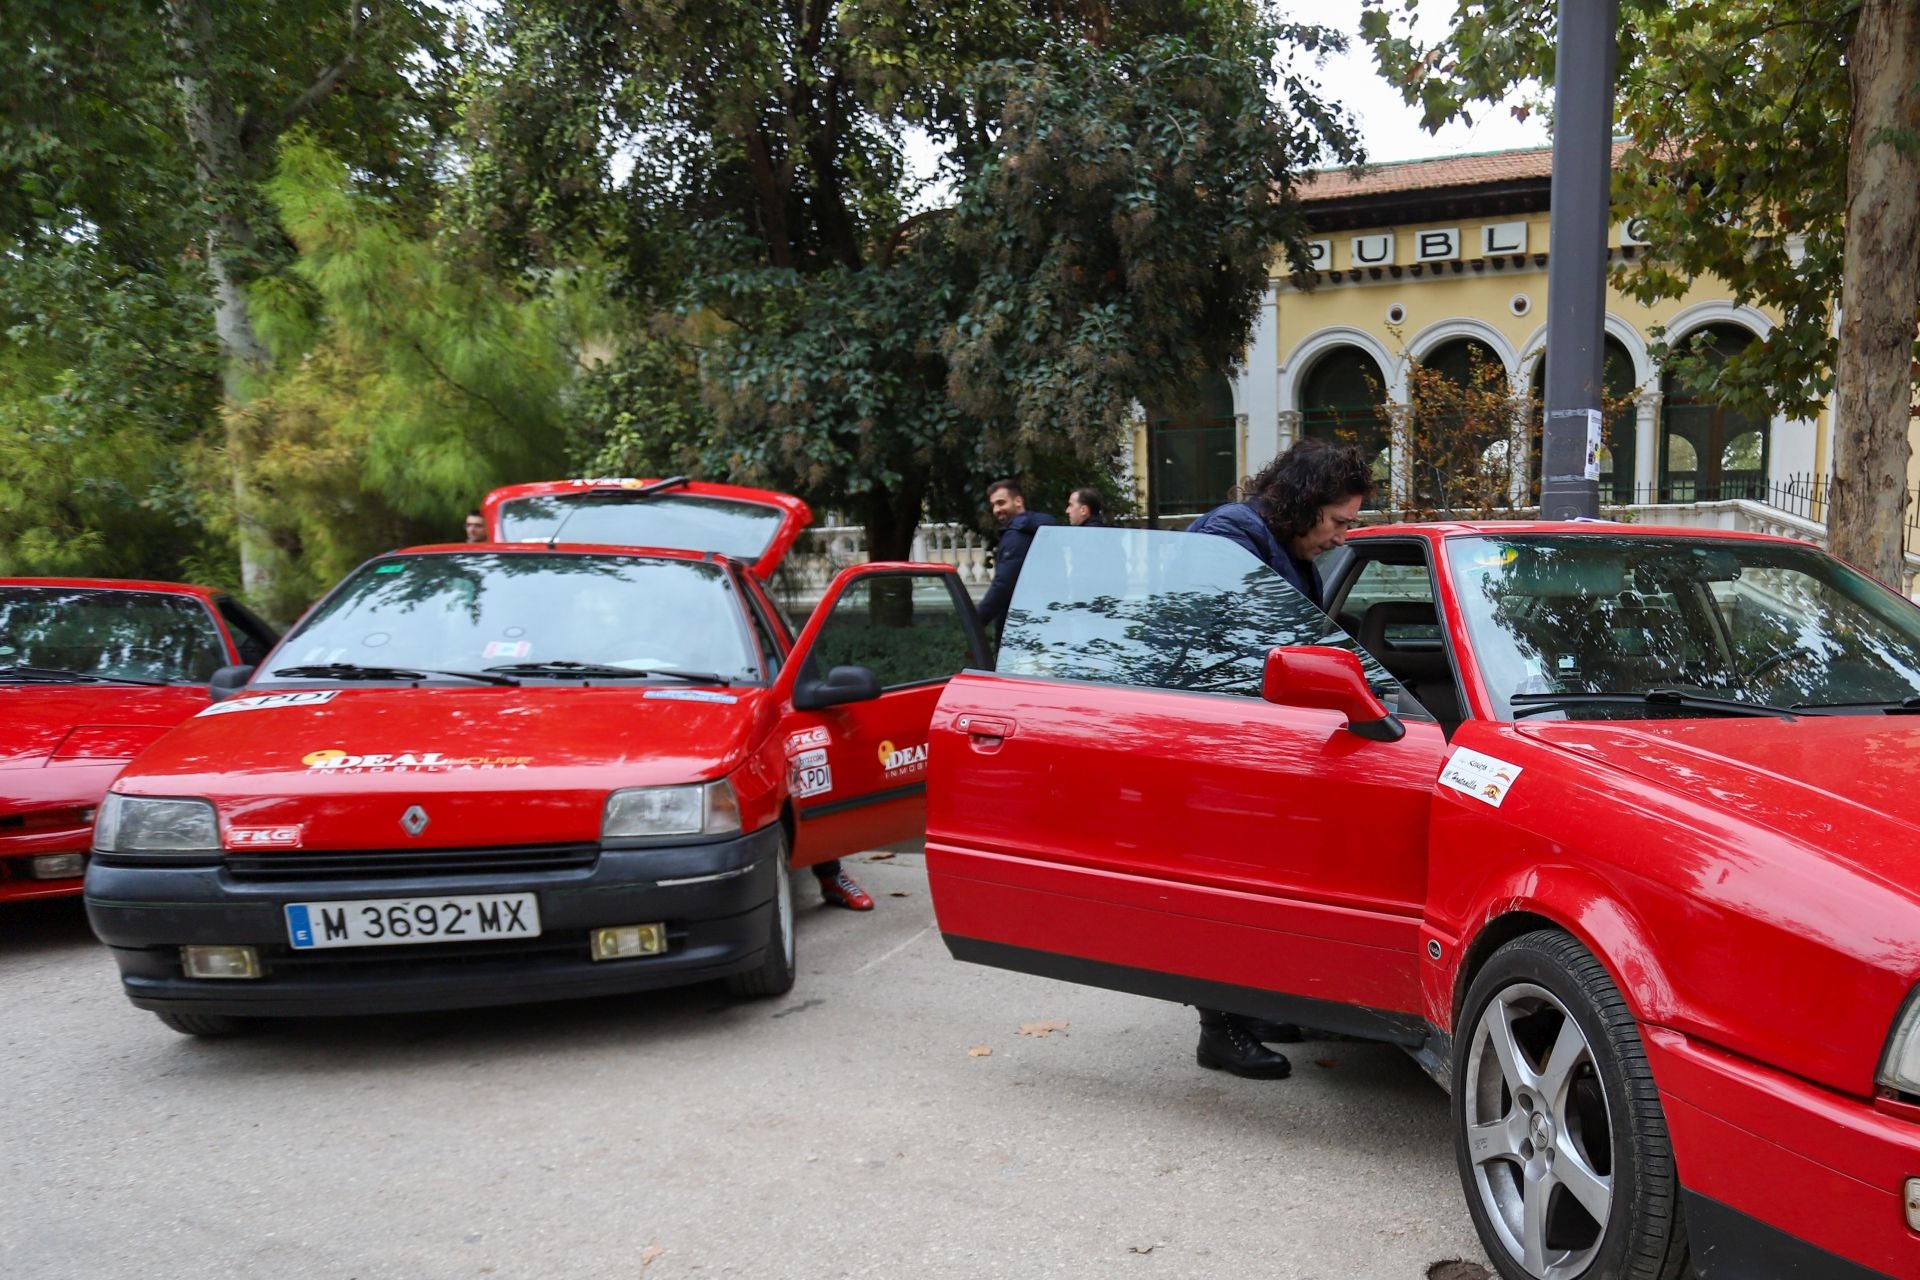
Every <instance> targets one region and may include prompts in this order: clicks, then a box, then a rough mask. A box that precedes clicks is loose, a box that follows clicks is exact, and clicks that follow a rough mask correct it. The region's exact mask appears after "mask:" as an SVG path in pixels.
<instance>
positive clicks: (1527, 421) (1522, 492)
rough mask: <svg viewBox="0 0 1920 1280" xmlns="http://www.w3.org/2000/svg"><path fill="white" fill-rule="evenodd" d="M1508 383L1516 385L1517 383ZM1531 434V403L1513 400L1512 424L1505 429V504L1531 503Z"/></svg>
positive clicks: (1515, 505)
mask: <svg viewBox="0 0 1920 1280" xmlns="http://www.w3.org/2000/svg"><path fill="white" fill-rule="evenodd" d="M1509 385H1514V386H1517V385H1519V384H1518V383H1511V384H1509ZM1532 434H1533V405H1532V404H1531V403H1530V402H1529V401H1526V400H1515V401H1514V402H1513V426H1512V427H1510V428H1509V429H1508V431H1507V458H1508V461H1509V463H1510V465H1509V466H1508V468H1507V505H1508V506H1509V507H1512V508H1515V509H1518V508H1520V507H1528V506H1532V505H1533V504H1532V503H1530V502H1528V501H1527V499H1528V498H1529V497H1530V496H1531V494H1530V492H1529V491H1530V490H1531V489H1532V488H1533V484H1532V477H1533V451H1532V450H1531V449H1529V448H1527V443H1528V437H1530V436H1531V435H1532Z"/></svg>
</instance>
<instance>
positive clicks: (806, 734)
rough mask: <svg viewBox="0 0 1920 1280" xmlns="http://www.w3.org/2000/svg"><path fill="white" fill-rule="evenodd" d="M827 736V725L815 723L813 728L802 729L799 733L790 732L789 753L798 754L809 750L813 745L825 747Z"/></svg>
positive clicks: (791, 754) (788, 737)
mask: <svg viewBox="0 0 1920 1280" xmlns="http://www.w3.org/2000/svg"><path fill="white" fill-rule="evenodd" d="M827 738H828V734H827V727H826V726H825V725H815V726H814V727H813V728H811V729H802V730H800V732H798V733H790V734H788V735H787V754H788V755H789V756H797V755H799V754H800V753H801V752H802V751H806V750H809V749H811V748H813V747H824V746H826V745H827Z"/></svg>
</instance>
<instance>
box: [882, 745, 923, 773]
mask: <svg viewBox="0 0 1920 1280" xmlns="http://www.w3.org/2000/svg"><path fill="white" fill-rule="evenodd" d="M880 767H881V768H882V769H885V770H886V771H887V777H889V778H897V777H900V776H902V775H903V774H909V773H915V772H918V771H919V770H921V769H924V768H926V767H927V744H926V743H924V742H923V743H921V744H920V745H919V746H917V747H901V748H899V749H898V750H896V749H895V748H894V745H893V744H892V743H891V742H883V743H881V744H880Z"/></svg>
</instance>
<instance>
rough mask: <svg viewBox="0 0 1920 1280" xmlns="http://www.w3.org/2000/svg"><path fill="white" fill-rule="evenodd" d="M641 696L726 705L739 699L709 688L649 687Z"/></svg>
mask: <svg viewBox="0 0 1920 1280" xmlns="http://www.w3.org/2000/svg"><path fill="white" fill-rule="evenodd" d="M641 696H642V697H647V698H658V699H659V700H660V701H662V702H723V703H725V704H727V705H728V706H732V705H733V704H734V703H736V702H738V701H740V699H738V698H736V697H734V696H733V695H732V694H730V693H715V692H713V690H711V689H649V690H647V691H646V693H644V694H643V695H641Z"/></svg>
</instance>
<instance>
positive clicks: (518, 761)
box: [300, 747, 533, 773]
mask: <svg viewBox="0 0 1920 1280" xmlns="http://www.w3.org/2000/svg"><path fill="white" fill-rule="evenodd" d="M300 763H301V764H304V765H305V766H307V770H308V772H310V773H463V772H467V771H469V770H474V769H524V768H526V767H527V766H528V765H530V764H532V763H533V757H532V756H450V755H447V754H445V753H443V752H439V751H399V752H381V753H365V754H356V753H354V752H351V751H342V750H340V749H339V748H338V747H326V748H323V749H322V750H319V751H309V752H307V754H306V755H304V756H301V757H300Z"/></svg>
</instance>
